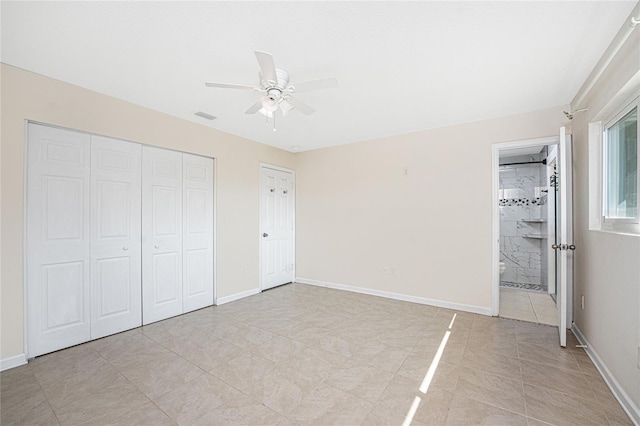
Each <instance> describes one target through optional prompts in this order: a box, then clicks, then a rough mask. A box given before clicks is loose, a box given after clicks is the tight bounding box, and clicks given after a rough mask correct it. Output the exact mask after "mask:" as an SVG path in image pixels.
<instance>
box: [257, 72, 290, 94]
mask: <svg viewBox="0 0 640 426" xmlns="http://www.w3.org/2000/svg"><path fill="white" fill-rule="evenodd" d="M276 77H277V80H278V81H269V80H265V79H264V78H263V77H262V73H260V86H262V88H263V89H265V90H267V91H268V92H269V93H270V92H271V90H270V89H279V90H280V92H282V91H283V90H284V89H285V88H286V87H287V84H289V73H288V72H286V71H285V70H282V69H280V68H276Z"/></svg>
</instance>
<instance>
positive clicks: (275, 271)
mask: <svg viewBox="0 0 640 426" xmlns="http://www.w3.org/2000/svg"><path fill="white" fill-rule="evenodd" d="M261 169H262V172H261V174H262V176H261V202H260V206H261V207H260V209H261V218H260V229H261V241H262V245H261V257H262V259H261V275H262V277H261V278H262V280H261V282H262V290H266V289H269V288H272V287H275V286H278V285H281V284H286V283H290V282H293V280H294V207H293V202H294V201H293V200H294V197H293V191H294V179H293V173H292V172H287V171H283V170H275V169H271V168H269V167H265V166H263V167H262V168H261Z"/></svg>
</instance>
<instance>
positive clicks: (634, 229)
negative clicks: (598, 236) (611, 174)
mask: <svg viewBox="0 0 640 426" xmlns="http://www.w3.org/2000/svg"><path fill="white" fill-rule="evenodd" d="M633 108H637V111H638V115H640V97H636V98H635V99H633V100H632V101H631V102H628V103H625V106H624V107H623V108H621V109H617V110H616V111H617V112H616V113H615V114H614V115H611V116H609V117H608V118H607V120H603V121H602V122H600V123H599V124H600V126H598V127H600V129H601V133H600V138H601V139H600V140H601V143H600V149H599V157H600V165H601V167H600V176H599V179H598V180H599V193H600V200H599V201H600V203H599V205H600V212H599V213H600V219H601V221H600V229H601V230H603V231H610V232H616V233H631V234H640V210H639V212H638V214H636V217H635V218H614V217H606V216H605V212H606V203H607V182H606V176H607V156H606V143H607V142H606V138H607V131H608V130H609V128H611V127H612V126H613V125H615V124H616V123H617V122H618V121H619V120H620V119H621V118H622V117H624V116H625V115H626V114H628V113H629V112H630V111H631V110H632V109H633ZM638 123H639V124H638V129H637V131H638V135H640V120H639V121H638ZM637 143H638V144H640V142H637ZM638 148H640V146H639V147H638ZM636 152H637V153H638V154H637V155H638V158H637V161H638V166H639V167H640V149H638V150H637V151H636ZM637 179H638V184H637V188H638V190H639V191H640V173H638V177H637Z"/></svg>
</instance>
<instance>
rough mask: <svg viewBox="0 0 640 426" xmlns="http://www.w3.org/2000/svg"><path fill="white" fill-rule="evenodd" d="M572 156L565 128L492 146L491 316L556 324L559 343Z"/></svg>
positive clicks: (567, 288) (567, 282)
mask: <svg viewBox="0 0 640 426" xmlns="http://www.w3.org/2000/svg"><path fill="white" fill-rule="evenodd" d="M570 153H571V151H570V136H569V135H565V134H564V129H562V130H561V134H560V135H559V136H558V137H552V138H543V139H535V140H527V141H516V142H508V143H501V144H495V145H494V146H493V178H494V194H493V195H494V226H493V234H494V253H493V254H494V256H493V259H494V268H493V269H494V288H493V313H494V315H499V316H501V317H504V318H512V319H517V320H522V321H529V322H536V323H539V324H547V325H552V326H557V327H558V330H559V338H560V344H561V345H562V346H564V345H565V344H566V328H567V326H570V324H571V319H572V317H573V314H572V309H571V306H572V303H571V302H572V297H571V295H572V285H571V278H572V276H571V273H570V272H571V270H572V268H571V261H572V250H573V248H575V246H573V244H569V243H567V242H568V241H569V240H570V239H571V232H570V230H571V220H570V219H571V202H570V200H571V197H570V195H571V191H570V189H571V177H570V176H571V173H570V164H571V162H570V158H571V157H570ZM570 247H571V249H570ZM569 252H571V253H569Z"/></svg>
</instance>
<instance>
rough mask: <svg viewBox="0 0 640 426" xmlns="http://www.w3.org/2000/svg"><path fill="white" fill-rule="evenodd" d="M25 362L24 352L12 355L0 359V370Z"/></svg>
mask: <svg viewBox="0 0 640 426" xmlns="http://www.w3.org/2000/svg"><path fill="white" fill-rule="evenodd" d="M26 363H27V357H26V356H25V354H20V355H16V356H12V357H9V358H6V359H3V360H0V371H4V370H8V369H10V368H14V367H19V366H21V365H24V364H26Z"/></svg>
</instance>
